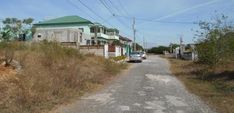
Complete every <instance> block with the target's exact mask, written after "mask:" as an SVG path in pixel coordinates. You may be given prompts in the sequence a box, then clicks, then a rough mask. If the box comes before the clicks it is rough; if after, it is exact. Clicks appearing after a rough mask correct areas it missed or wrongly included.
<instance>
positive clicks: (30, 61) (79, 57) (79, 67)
mask: <svg viewBox="0 0 234 113" xmlns="http://www.w3.org/2000/svg"><path fill="white" fill-rule="evenodd" d="M6 51H8V52H9V51H13V52H14V54H13V56H12V57H13V58H14V59H15V60H16V61H18V62H19V63H20V64H21V65H22V70H21V71H20V72H19V73H16V72H15V70H14V67H11V66H9V67H4V66H1V67H0V113H42V112H48V111H49V110H51V109H52V108H53V107H55V106H56V105H59V104H62V103H65V102H68V101H70V100H72V99H74V98H78V97H80V96H82V95H83V94H84V93H86V92H90V91H92V90H94V89H97V88H99V87H101V86H102V85H103V84H104V83H106V82H107V81H109V80H110V79H111V78H112V77H114V76H115V75H117V74H118V73H119V72H120V71H121V70H122V69H125V68H127V66H126V64H122V63H121V64H117V63H114V62H112V61H110V60H108V59H104V58H103V57H99V56H95V55H93V54H87V55H84V54H81V53H79V52H78V51H77V50H76V49H72V48H65V47H62V46H60V45H59V44H58V43H54V42H46V41H45V42H42V43H32V44H26V43H19V42H14V43H8V44H5V45H4V46H3V44H0V53H1V54H0V58H3V57H2V56H4V55H3V53H4V52H6ZM0 63H1V62H0ZM9 70H10V71H11V72H12V73H13V74H8V73H9Z"/></svg>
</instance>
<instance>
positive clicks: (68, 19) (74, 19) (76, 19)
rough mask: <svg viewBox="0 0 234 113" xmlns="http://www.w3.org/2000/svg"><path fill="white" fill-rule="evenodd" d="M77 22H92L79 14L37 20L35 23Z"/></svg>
mask: <svg viewBox="0 0 234 113" xmlns="http://www.w3.org/2000/svg"><path fill="white" fill-rule="evenodd" d="M79 23H90V24H91V23H92V22H91V21H89V20H87V19H84V18H82V17H79V16H64V17H60V18H55V19H51V20H47V21H42V22H39V23H37V24H35V25H54V24H79Z"/></svg>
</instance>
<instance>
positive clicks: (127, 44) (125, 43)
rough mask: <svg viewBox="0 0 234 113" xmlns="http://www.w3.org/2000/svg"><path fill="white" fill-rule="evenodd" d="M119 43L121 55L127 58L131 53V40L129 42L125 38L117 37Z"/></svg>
mask: <svg viewBox="0 0 234 113" xmlns="http://www.w3.org/2000/svg"><path fill="white" fill-rule="evenodd" d="M119 41H120V43H122V44H123V45H122V55H125V56H129V54H130V53H131V52H132V48H131V45H132V40H130V39H129V38H127V37H123V36H119Z"/></svg>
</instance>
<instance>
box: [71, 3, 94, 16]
mask: <svg viewBox="0 0 234 113" xmlns="http://www.w3.org/2000/svg"><path fill="white" fill-rule="evenodd" d="M67 1H68V3H69V4H71V5H72V6H73V7H75V8H77V9H78V10H81V11H82V12H84V13H85V14H86V15H88V16H89V17H90V18H92V19H93V20H95V18H93V17H92V16H90V15H89V14H88V13H87V12H85V11H84V10H83V9H81V8H79V7H78V6H77V5H76V4H74V3H73V2H72V1H71V0H67Z"/></svg>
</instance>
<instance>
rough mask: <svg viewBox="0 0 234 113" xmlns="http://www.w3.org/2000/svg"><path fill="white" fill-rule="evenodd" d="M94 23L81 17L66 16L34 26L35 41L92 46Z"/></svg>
mask: <svg viewBox="0 0 234 113" xmlns="http://www.w3.org/2000/svg"><path fill="white" fill-rule="evenodd" d="M92 25H93V23H92V22H91V21H89V20H86V19H84V18H82V17H79V16H65V17H60V18H55V19H51V20H47V21H42V22H39V23H37V24H34V27H35V28H36V32H35V34H34V36H33V40H34V41H40V40H45V39H46V40H49V41H50V40H55V41H58V42H61V43H79V45H90V44H91V37H90V27H91V26H92Z"/></svg>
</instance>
